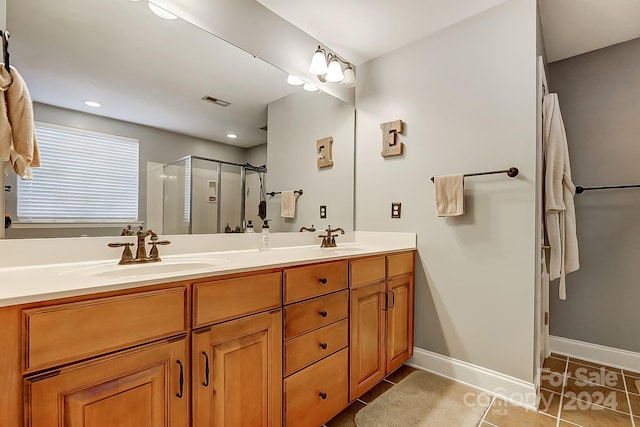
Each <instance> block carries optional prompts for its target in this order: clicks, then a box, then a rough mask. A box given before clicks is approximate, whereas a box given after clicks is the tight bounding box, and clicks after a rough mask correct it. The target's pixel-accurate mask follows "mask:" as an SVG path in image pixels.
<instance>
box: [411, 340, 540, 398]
mask: <svg viewBox="0 0 640 427" xmlns="http://www.w3.org/2000/svg"><path fill="white" fill-rule="evenodd" d="M407 365H409V366H412V367H414V368H417V369H422V370H424V371H429V372H433V373H434V374H438V375H441V376H443V377H447V378H450V379H452V380H454V381H457V382H460V383H463V384H467V385H469V386H472V387H475V388H478V389H480V390H482V391H485V392H487V393H489V394H492V395H494V396H498V397H500V398H502V399H504V400H508V401H510V402H512V403H514V404H517V405H520V406H524V407H526V408H528V409H533V410H535V408H536V387H535V385H534V384H533V383H529V382H526V381H523V380H520V379H518V378H514V377H512V376H509V375H505V374H502V373H500V372H496V371H492V370H491V369H486V368H483V367H481V366H477V365H473V364H471V363H467V362H463V361H461V360H457V359H453V358H451V357H447V356H443V355H441V354H438V353H434V352H431V351H428V350H423V349H421V348H417V347H415V348H414V350H413V357H412V358H411V359H409V361H408V362H407Z"/></svg>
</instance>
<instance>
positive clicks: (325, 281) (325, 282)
mask: <svg viewBox="0 0 640 427" xmlns="http://www.w3.org/2000/svg"><path fill="white" fill-rule="evenodd" d="M327 281H328V280H327V278H326V277H321V278H319V279H318V282H320V283H322V284H323V285H326V284H327Z"/></svg>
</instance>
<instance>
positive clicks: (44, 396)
mask: <svg viewBox="0 0 640 427" xmlns="http://www.w3.org/2000/svg"><path fill="white" fill-rule="evenodd" d="M186 348H187V347H186V343H185V339H184V338H182V339H180V340H178V341H174V342H168V341H165V342H162V343H159V344H155V345H149V346H144V347H140V348H137V349H135V350H131V351H125V352H120V353H118V354H114V355H110V356H107V357H102V358H98V359H94V360H91V361H89V362H83V363H78V364H75V365H72V366H69V367H66V368H62V369H60V370H56V371H49V372H47V373H44V374H41V375H37V376H33V377H27V378H26V379H25V388H26V391H27V411H28V415H27V416H28V425H30V426H34V427H39V426H47V427H48V426H58V427H95V426H119V427H138V426H149V427H166V426H168V425H170V426H172V427H174V426H184V427H186V426H187V425H188V417H189V414H188V410H189V406H188V403H187V402H188V401H189V396H188V392H187V387H186V381H187V378H188V377H187V374H188V372H187V368H188V366H187V365H186V359H185V357H186Z"/></svg>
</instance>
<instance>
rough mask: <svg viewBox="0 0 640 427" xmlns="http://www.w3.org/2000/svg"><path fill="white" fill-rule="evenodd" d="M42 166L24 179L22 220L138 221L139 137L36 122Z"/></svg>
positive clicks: (20, 189) (20, 190)
mask: <svg viewBox="0 0 640 427" xmlns="http://www.w3.org/2000/svg"><path fill="white" fill-rule="evenodd" d="M36 135H37V138H38V147H39V149H40V158H41V159H42V161H41V163H42V166H41V167H39V168H33V181H22V180H18V185H17V216H18V221H19V222H69V223H82V222H129V221H136V220H137V219H138V151H139V150H138V141H137V140H135V139H129V138H123V137H119V136H114V135H108V134H103V133H97V132H90V131H85V130H81V129H74V128H68V127H64V126H57V125H51V124H46V123H38V122H36Z"/></svg>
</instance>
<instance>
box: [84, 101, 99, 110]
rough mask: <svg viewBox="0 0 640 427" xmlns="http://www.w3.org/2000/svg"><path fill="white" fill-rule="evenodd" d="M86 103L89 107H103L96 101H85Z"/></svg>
mask: <svg viewBox="0 0 640 427" xmlns="http://www.w3.org/2000/svg"><path fill="white" fill-rule="evenodd" d="M85 105H88V106H89V107H95V108H98V107H101V105H100V103H99V102H96V101H85Z"/></svg>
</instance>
